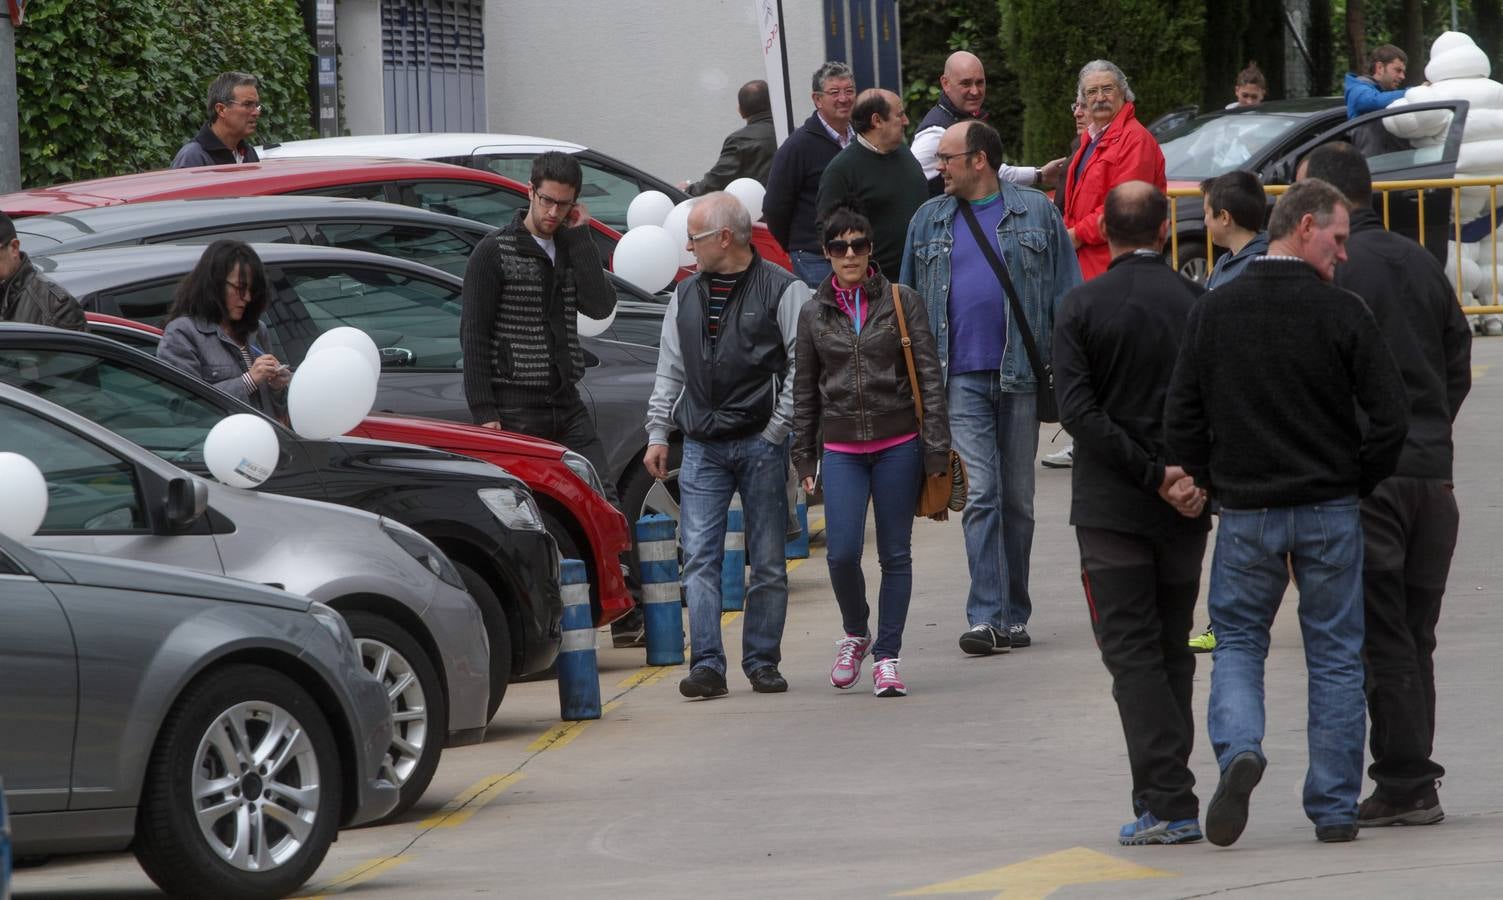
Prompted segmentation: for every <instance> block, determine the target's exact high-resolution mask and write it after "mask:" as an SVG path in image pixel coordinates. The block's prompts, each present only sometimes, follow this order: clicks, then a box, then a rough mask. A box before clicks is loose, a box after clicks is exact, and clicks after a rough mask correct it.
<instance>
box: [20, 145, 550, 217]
mask: <svg viewBox="0 0 1503 900" xmlns="http://www.w3.org/2000/svg"><path fill="white" fill-rule="evenodd" d="M416 178H437V179H444V178H448V179H457V180H460V181H483V182H488V183H490V184H496V185H503V186H505V187H508V188H511V189H512V190H516V191H525V190H526V186H525V185H523V184H521V183H520V182H517V181H513V180H512V179H510V178H506V177H503V176H501V175H497V174H495V173H494V172H488V171H482V170H480V169H472V168H467V167H465V166H455V165H450V164H449V163H441V162H432V161H429V160H412V159H379V158H374V157H365V156H351V157H303V158H291V159H268V160H264V161H262V162H255V163H241V164H238V165H226V166H197V167H193V168H187V169H158V170H156V171H153V172H137V173H134V174H131V175H116V176H114V177H111V178H96V179H94V180H92V181H74V182H70V183H67V184H58V185H53V186H51V187H45V188H33V189H31V190H27V191H17V192H15V193H12V194H4V195H0V210H3V211H5V212H6V213H8V214H10V215H11V216H12V217H19V216H31V215H44V214H47V213H58V212H70V211H73V210H78V209H92V208H94V207H98V206H113V205H116V204H120V203H140V202H143V201H146V200H178V199H188V198H191V197H235V196H246V195H251V194H273V193H276V194H285V193H290V192H293V191H300V190H313V189H316V188H321V187H331V186H338V185H344V184H361V183H365V182H371V181H395V180H405V179H416Z"/></svg>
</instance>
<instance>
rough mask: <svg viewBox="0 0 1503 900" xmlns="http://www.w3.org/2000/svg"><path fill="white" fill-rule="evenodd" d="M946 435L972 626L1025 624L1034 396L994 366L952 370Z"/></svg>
mask: <svg viewBox="0 0 1503 900" xmlns="http://www.w3.org/2000/svg"><path fill="white" fill-rule="evenodd" d="M948 399H949V411H950V441H951V443H953V444H954V447H955V451H956V452H957V453H959V454H960V458H961V460H962V461H963V462H965V468H966V480H967V482H968V486H969V490H968V491H967V493H966V503H965V513H964V514H963V515H962V516H961V520H960V521H961V524H962V526H963V527H964V529H965V555H966V559H967V561H969V563H970V568H971V593H970V596H969V597H967V598H966V604H965V617H966V620H967V621H968V622H969V623H970V624H971V625H991V626H992V627H994V628H1002V627H1004V626H1006V625H1027V624H1028V617H1029V616H1030V615H1032V614H1033V601H1032V600H1030V599H1029V597H1028V557H1029V555H1030V554H1032V552H1033V460H1034V456H1035V455H1036V454H1037V453H1038V449H1039V423H1038V420H1037V419H1036V418H1035V415H1036V412H1035V410H1036V406H1035V401H1036V399H1037V395H1035V394H1033V393H1031V392H1030V393H1013V392H1009V391H1003V390H1001V389H1000V388H999V386H998V374H997V373H996V372H964V373H962V374H959V375H951V376H950V380H949V385H948Z"/></svg>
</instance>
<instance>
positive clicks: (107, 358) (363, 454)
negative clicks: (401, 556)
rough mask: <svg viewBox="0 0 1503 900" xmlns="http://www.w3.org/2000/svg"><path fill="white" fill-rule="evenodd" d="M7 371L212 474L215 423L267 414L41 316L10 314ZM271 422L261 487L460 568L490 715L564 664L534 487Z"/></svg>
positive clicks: (17, 381) (425, 452)
mask: <svg viewBox="0 0 1503 900" xmlns="http://www.w3.org/2000/svg"><path fill="white" fill-rule="evenodd" d="M0 381H4V382H6V383H8V384H12V385H15V386H16V387H19V388H22V389H23V390H26V391H29V392H31V393H34V394H36V395H37V396H40V397H43V398H46V399H48V400H51V401H52V402H54V403H57V404H59V405H61V406H63V407H66V408H67V409H70V410H72V411H74V412H76V413H78V414H80V415H83V416H85V417H87V418H89V419H91V420H92V421H95V422H97V423H99V424H100V425H103V426H104V427H106V428H108V429H110V430H111V431H114V432H115V433H117V434H119V435H121V436H122V437H125V438H127V439H129V440H131V441H133V442H135V443H137V444H139V445H141V446H142V447H144V448H146V449H147V450H149V451H151V452H152V453H155V454H156V455H157V456H160V457H161V458H163V459H165V460H168V461H169V462H172V463H174V464H175V465H177V466H180V467H181V468H184V469H187V470H189V471H191V472H194V473H197V474H202V475H205V476H207V475H208V467H207V466H206V465H205V464H204V459H203V444H204V439H205V438H206V437H207V436H208V433H209V430H210V429H212V428H213V427H214V425H215V424H217V423H218V422H219V421H220V420H222V419H224V418H225V417H226V416H230V415H234V414H237V413H251V414H254V415H260V413H259V412H258V411H257V410H255V409H253V408H252V407H250V406H247V405H246V404H244V403H241V402H240V401H238V400H236V399H234V398H233V397H230V396H229V395H228V394H225V393H223V392H221V391H219V390H216V389H215V388H213V387H211V386H209V385H208V384H205V383H204V382H202V381H199V380H198V379H197V378H194V377H193V376H191V375H189V374H187V373H185V372H182V371H180V370H178V369H176V368H174V367H172V366H170V365H167V364H166V363H163V362H160V361H158V360H157V359H155V358H154V357H151V356H148V355H146V354H144V353H142V352H140V351H138V350H135V349H132V348H130V347H127V346H126V345H124V344H122V343H120V342H117V341H113V340H109V339H107V338H103V337H98V336H95V335H90V334H80V333H78V332H72V331H62V330H59V329H53V328H44V327H40V326H32V325H17V324H0ZM268 421H270V422H271V424H272V427H273V429H274V430H275V431H276V433H277V438H278V441H279V442H280V444H281V448H282V451H281V456H280V458H279V459H278V462H277V467H276V471H275V472H274V473H273V474H272V476H271V478H269V479H267V481H265V482H264V483H263V484H262V485H261V486H260V487H259V488H257V489H258V490H263V491H269V492H271V493H277V494H288V495H291V496H295V497H306V498H310V499H314V500H324V501H328V502H331V503H337V504H341V505H344V506H353V507H357V508H359V509H364V510H368V511H370V512H373V513H377V514H380V515H383V516H387V517H389V518H391V519H394V520H396V521H398V522H401V523H402V524H404V525H407V526H408V527H410V528H412V529H414V530H416V531H418V532H419V533H421V534H423V535H424V536H426V537H427V538H428V539H429V540H431V541H433V542H434V543H435V544H437V545H438V546H439V547H440V548H442V549H443V550H444V552H445V553H446V554H447V555H448V556H449V557H450V559H451V560H452V561H453V562H454V564H455V566H456V567H458V569H459V571H460V575H461V576H462V577H463V579H464V582H465V587H466V588H467V589H468V590H469V592H470V595H471V596H472V597H473V598H474V599H475V602H476V605H477V606H479V608H480V611H481V615H482V618H483V619H484V622H485V628H486V632H487V636H488V637H489V639H490V651H491V655H490V668H491V671H490V677H491V697H490V706H489V711H490V715H494V714H495V710H496V708H497V707H498V706H499V705H500V703H501V700H502V698H503V697H504V695H505V692H506V687H507V684H508V683H509V682H510V680H511V678H512V677H513V676H521V675H528V674H532V673H535V672H540V671H542V670H544V669H546V668H548V666H550V665H551V664H552V663H553V660H554V658H555V657H556V656H557V654H558V650H559V645H560V642H561V641H562V637H563V633H562V629H561V618H562V615H563V603H562V599H561V596H560V593H559V584H558V575H559V563H558V549H557V546H556V545H555V543H554V541H553V538H552V537H550V536H549V535H548V533H547V532H546V531H545V530H544V528H543V523H542V517H541V514H540V513H539V511H538V508H537V505H536V503H535V502H534V501H533V499H532V494H531V493H530V492H529V491H528V490H527V487H526V485H524V484H523V483H522V482H521V481H520V480H518V479H516V478H515V477H513V476H512V475H510V474H509V473H507V472H506V471H505V470H503V469H500V468H497V467H495V466H492V465H489V464H487V463H482V462H480V461H478V460H474V459H470V458H469V457H465V456H458V455H454V454H449V453H444V452H441V451H437V450H430V449H428V448H425V447H416V446H412V445H409V444H389V443H383V442H379V441H369V440H363V439H357V438H340V439H338V440H326V441H320V440H310V439H307V438H303V437H301V436H299V435H297V434H296V433H294V432H292V431H291V430H289V429H287V428H284V427H283V426H282V425H281V424H280V423H277V422H275V421H273V420H270V419H268ZM373 611H374V612H379V613H381V614H382V615H385V616H387V617H388V618H392V619H394V620H396V621H399V622H400V621H402V617H403V616H404V615H406V612H405V609H403V608H390V609H388V608H383V609H380V610H373ZM429 649H430V650H431V649H432V648H429Z"/></svg>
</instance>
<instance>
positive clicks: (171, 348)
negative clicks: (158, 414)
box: [157, 241, 292, 417]
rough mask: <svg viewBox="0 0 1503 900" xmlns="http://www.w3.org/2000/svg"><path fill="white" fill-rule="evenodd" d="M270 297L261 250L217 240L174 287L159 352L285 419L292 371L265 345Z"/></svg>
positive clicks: (233, 394) (179, 364) (196, 373)
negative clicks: (258, 252) (265, 317)
mask: <svg viewBox="0 0 1503 900" xmlns="http://www.w3.org/2000/svg"><path fill="white" fill-rule="evenodd" d="M269 299H270V291H269V288H268V287H267V283H266V270H265V269H263V268H262V266H261V258H260V257H258V256H256V251H254V250H252V249H251V248H250V245H249V244H247V243H245V242H243V241H215V242H214V243H212V244H210V245H209V246H208V247H207V248H206V249H205V250H204V254H203V256H202V257H200V258H199V260H198V265H197V266H195V267H194V268H193V271H192V272H191V273H189V275H188V277H187V278H184V279H183V280H182V282H181V283H180V284H179V285H178V286H177V294H176V296H175V297H174V298H173V302H172V311H171V312H170V313H168V315H167V318H168V322H167V328H166V331H165V332H164V333H163V334H162V340H161V343H159V344H157V357H158V358H159V359H162V360H164V361H165V362H169V363H171V364H173V365H174V366H177V367H178V368H179V369H182V370H183V371H185V372H188V373H190V374H192V375H195V376H197V377H199V378H201V379H203V380H204V381H207V382H208V383H209V384H212V385H214V387H216V388H219V389H220V390H221V391H224V392H225V393H226V394H229V395H230V396H232V397H236V398H238V399H240V400H244V401H245V402H247V403H249V404H250V405H251V406H254V407H256V408H257V409H259V410H261V411H262V412H264V413H267V414H268V415H272V416H278V417H280V416H281V415H282V414H283V412H285V410H286V388H287V385H288V383H289V382H290V381H292V371H291V370H290V369H288V368H287V367H286V366H284V365H282V364H281V362H280V361H278V360H277V358H276V357H275V356H273V355H271V354H270V353H267V352H266V351H265V349H264V348H266V347H267V345H268V343H269V341H268V337H269V336H268V335H267V332H266V326H265V325H262V324H261V314H262V313H264V312H265V311H266V304H267V302H268V300H269Z"/></svg>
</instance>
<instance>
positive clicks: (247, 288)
mask: <svg viewBox="0 0 1503 900" xmlns="http://www.w3.org/2000/svg"><path fill="white" fill-rule="evenodd" d="M224 286H225V287H227V288H229V289H230V290H231V291H234V292H235V293H237V294H249V293H250V292H251V287H252V285H251V283H250V282H249V281H247V282H245V283H244V284H241V283H240V282H238V281H226V282H225V283H224Z"/></svg>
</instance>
